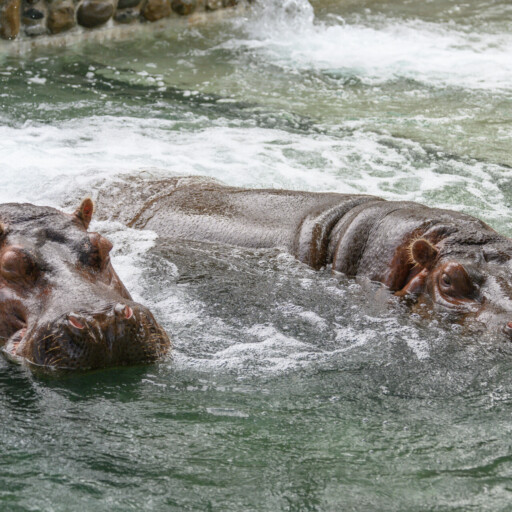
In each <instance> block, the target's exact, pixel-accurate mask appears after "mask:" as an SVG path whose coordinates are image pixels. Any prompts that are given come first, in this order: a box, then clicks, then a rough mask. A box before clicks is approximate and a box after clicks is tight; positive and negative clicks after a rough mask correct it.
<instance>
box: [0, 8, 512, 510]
mask: <svg viewBox="0 0 512 512" xmlns="http://www.w3.org/2000/svg"><path fill="white" fill-rule="evenodd" d="M511 23H512V6H511V4H510V2H509V1H506V0H485V1H483V0H468V1H467V2H464V3H462V2H457V1H453V0H431V1H429V2H424V1H423V0H421V1H420V0H406V1H403V0H394V1H391V0H388V1H385V2H383V1H380V0H379V1H371V0H345V1H340V0H336V1H335V0H317V1H315V2H312V5H310V4H309V3H307V1H306V0H284V1H283V2H272V1H270V0H267V1H260V3H259V5H256V6H255V7H254V8H253V10H252V11H251V12H249V13H246V14H244V15H241V16H240V17H238V18H236V19H234V20H232V21H230V22H229V23H225V24H222V25H216V26H210V27H201V28H191V29H189V30H187V31H180V32H175V33H174V32H173V33H169V34H166V35H159V36H158V37H148V36H142V35H141V36H140V37H139V38H137V39H136V40H133V41H130V42H120V43H110V44H109V45H108V48H106V47H104V46H99V45H92V44H88V45H78V46H75V47H72V48H69V49H66V50H64V49H59V50H52V51H49V50H48V51H39V52H34V53H32V54H30V55H27V56H25V57H24V58H22V59H15V58H12V57H7V56H0V87H1V89H0V101H1V106H2V108H1V111H0V163H1V170H0V173H1V174H0V176H1V186H0V202H5V201H30V202H35V203H38V204H49V205H53V206H57V207H60V208H64V209H67V210H68V211H70V210H72V209H73V207H74V205H75V204H77V202H78V201H79V200H80V199H81V198H82V197H84V196H85V195H88V194H90V195H92V196H93V197H95V196H97V195H98V193H99V191H101V190H102V189H104V188H105V187H109V186H112V184H115V183H116V182H118V181H119V180H122V179H129V177H130V176H135V175H138V177H139V179H141V180H142V183H143V180H145V179H150V178H152V177H155V176H165V175H175V174H202V175H208V176H214V177H216V178H219V179H221V180H223V181H225V182H226V183H229V184H233V185H243V186H252V187H283V188H295V189H306V190H325V191H327V190H332V191H340V192H358V193H359V192H363V193H371V194H377V195H380V196H383V197H385V198H388V199H411V200H416V201H420V202H423V203H426V204H429V205H433V206H442V207H448V208H452V209H456V210H463V211H465V212H468V213H470V214H473V215H477V216H478V217H480V218H483V219H484V220H486V221H487V222H489V223H490V224H491V225H493V226H494V227H495V228H497V229H498V230H500V231H501V232H503V233H505V234H508V235H510V234H512V227H511V226H509V219H510V215H509V207H510V205H511V203H512V187H511V185H512V151H511V148H512V58H511V55H512V34H511V32H510V24H511ZM118 199H119V201H120V202H122V201H123V198H122V197H121V196H120V197H119V198H118ZM130 207H131V205H130V204H126V205H125V208H127V209H128V208H130ZM98 213H99V215H100V218H101V219H102V220H97V221H96V222H95V223H94V225H93V226H92V227H93V229H96V230H99V231H101V232H102V233H105V234H107V235H108V236H109V237H110V238H111V239H112V240H113V241H114V242H115V254H114V258H113V260H114V264H115V266H116V268H117V269H118V271H119V273H120V275H121V276H122V278H123V279H124V281H125V282H126V284H127V285H128V287H129V288H130V289H131V290H132V291H133V292H134V296H135V297H136V298H137V299H138V300H141V301H142V302H144V303H146V304H147V305H149V306H150V307H151V308H152V309H153V310H154V311H155V314H156V316H157V317H158V318H159V320H161V322H162V323H163V325H164V326H165V327H166V329H168V331H169V333H170V334H171V335H172V337H173V340H174V345H175V350H174V357H173V359H168V360H165V361H162V362H161V363H159V364H157V365H154V366H152V367H144V368H126V369H115V370H108V371H102V372H94V373H90V374H81V375H64V376H55V377H52V376H46V375H33V374H32V373H31V372H30V371H28V370H27V369H25V368H23V367H19V366H15V365H13V364H11V363H8V362H7V361H4V360H0V417H1V418H2V420H1V428H0V510H2V511H3V510H6V511H11V510H12V511H22V510H23V511H25V510H31V511H33V510H44V511H49V510H55V511H68V510H78V509H80V510H109V511H114V510H115V511H126V510H177V511H182V510H219V511H227V510H233V511H241V510H244V511H245V510H269V511H275V510H296V511H299V510H301V511H302V510H328V511H331V510H332V511H335V510H336V511H337V510H357V511H359V510H390V511H391V510H403V511H410V510H437V511H439V510H464V511H467V510H478V511H481V510H489V511H497V510H510V501H511V499H512V483H511V477H512V449H511V436H512V375H511V372H512V347H511V346H510V345H507V344H506V343H504V342H503V340H501V339H492V338H491V337H489V336H487V337H486V336H482V335H481V334H478V333H474V332H472V331H471V329H464V328H461V326H459V325H452V324H450V323H449V322H448V321H446V320H445V319H443V318H441V317H439V316H433V315H431V314H430V313H429V312H428V311H425V312H419V313H418V312H415V313H412V314H411V312H410V311H409V310H408V309H407V307H406V306H405V305H404V304H401V303H399V302H397V301H394V300H392V299H391V298H390V296H389V294H388V293H387V292H386V291H385V290H383V289H382V288H380V287H378V286H375V285H373V284H371V283H367V282H364V281H356V280H353V279H347V278H344V277H342V276H336V277H333V276H331V275H330V273H329V271H328V270H324V271H321V272H314V271H312V270H311V269H308V268H306V267H304V265H301V264H300V263H297V262H296V261H295V260H293V258H291V257H289V256H287V255H283V254H281V253H280V252H279V251H277V250H275V251H255V250H243V249H237V248H230V247H223V246H220V245H219V246H217V245H213V246H212V245H207V244H190V243H186V242H177V243H173V244H171V243H162V242H160V241H159V240H158V239H157V238H156V236H155V235H154V234H153V233H151V232H139V231H134V230H129V229H126V228H124V227H123V226H122V225H121V224H120V223H118V222H115V221H112V220H111V217H110V212H109V211H108V208H106V210H105V211H101V212H98ZM109 219H110V220H109Z"/></svg>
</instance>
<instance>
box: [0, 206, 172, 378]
mask: <svg viewBox="0 0 512 512" xmlns="http://www.w3.org/2000/svg"><path fill="white" fill-rule="evenodd" d="M92 214H93V204H92V201H91V200H90V199H86V200H85V201H83V202H82V204H81V205H80V207H79V208H78V209H77V210H76V212H75V213H74V214H72V215H70V214H66V213H63V212H60V211H58V210H55V209H53V208H49V207H40V206H34V205H30V204H14V203H12V204H3V205H0V346H2V350H3V353H4V355H6V356H7V357H8V358H11V359H14V360H16V361H20V362H26V363H28V364H30V365H33V366H37V367H43V368H52V369H67V370H75V369H95V368H104V367H109V366H118V365H127V364H143V363H151V362H154V361H156V360H157V359H159V358H160V357H162V356H163V355H165V354H166V353H167V352H168V350H169V348H170V341H169V338H168V336H167V334H166V333H165V331H164V330H163V329H162V327H161V326H160V325H159V324H158V323H157V321H156V320H155V318H154V317H153V315H152V314H151V312H150V311H149V310H148V309H147V308H146V307H144V306H143V305H141V304H139V303H137V302H135V301H133V299H132V297H131V296H130V294H129V292H128V290H127V289H126V288H125V286H124V285H123V283H122V282H121V280H120V279H119V277H118V275H117V274H116V272H115V270H114V269H113V267H112V264H111V262H110V257H109V252H110V250H111V249H112V244H111V243H110V242H109V241H108V240H107V239H106V238H104V237H102V236H101V235H100V234H98V233H92V232H88V231H87V229H88V227H89V223H90V221H91V218H92Z"/></svg>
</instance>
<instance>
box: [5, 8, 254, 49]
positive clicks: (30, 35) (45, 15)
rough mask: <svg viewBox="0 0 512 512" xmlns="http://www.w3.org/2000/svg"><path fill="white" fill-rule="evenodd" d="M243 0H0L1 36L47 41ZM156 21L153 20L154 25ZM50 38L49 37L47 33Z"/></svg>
mask: <svg viewBox="0 0 512 512" xmlns="http://www.w3.org/2000/svg"><path fill="white" fill-rule="evenodd" d="M243 1H244V0H0V38H1V39H5V40H10V41H12V40H15V39H16V40H18V41H19V40H31V41H33V42H36V41H37V40H38V39H39V38H40V40H41V42H42V41H43V40H45V41H47V40H48V39H49V37H42V36H55V35H57V34H59V35H62V34H70V35H72V34H86V33H88V32H91V31H96V30H97V29H101V28H110V29H112V28H115V29H117V31H118V32H119V31H120V29H121V32H122V27H126V28H127V29H128V27H133V26H134V25H138V24H141V25H142V24H151V23H154V22H156V21H159V20H165V19H167V18H173V17H174V18H184V17H190V16H197V15H198V14H203V13H204V14H205V15H206V14H208V13H211V12H213V11H219V10H222V9H228V8H232V7H235V6H236V5H237V4H238V3H239V2H243ZM157 25H158V24H155V27H156V26H157ZM50 39H51V37H50Z"/></svg>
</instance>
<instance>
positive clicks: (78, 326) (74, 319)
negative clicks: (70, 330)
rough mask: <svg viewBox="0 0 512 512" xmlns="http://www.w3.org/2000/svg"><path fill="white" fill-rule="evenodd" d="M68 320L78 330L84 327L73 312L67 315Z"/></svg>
mask: <svg viewBox="0 0 512 512" xmlns="http://www.w3.org/2000/svg"><path fill="white" fill-rule="evenodd" d="M68 322H69V323H70V324H71V325H72V326H73V327H74V328H75V329H79V330H82V329H84V328H85V325H84V324H83V323H82V322H81V321H80V320H78V318H77V317H76V316H74V315H73V314H69V315H68Z"/></svg>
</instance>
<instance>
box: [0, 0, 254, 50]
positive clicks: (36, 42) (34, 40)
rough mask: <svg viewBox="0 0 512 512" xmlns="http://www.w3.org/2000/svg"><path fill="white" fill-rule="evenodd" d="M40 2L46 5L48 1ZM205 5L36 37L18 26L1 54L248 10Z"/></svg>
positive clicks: (241, 5)
mask: <svg viewBox="0 0 512 512" xmlns="http://www.w3.org/2000/svg"><path fill="white" fill-rule="evenodd" d="M24 1H26V0H24ZM40 1H43V2H45V3H46V2H47V0H40ZM144 1H147V0H143V1H142V4H143V3H144ZM165 1H169V0H165ZM0 2H1V0H0ZM204 2H205V0H202V1H201V0H200V1H199V2H198V8H196V10H195V11H194V12H193V13H192V14H188V15H179V14H177V13H175V12H171V13H170V14H169V15H168V16H165V17H163V18H161V19H159V20H157V21H148V20H146V19H144V18H143V16H142V15H140V16H138V17H137V19H136V20H135V21H134V22H132V23H118V22H115V21H114V19H113V17H111V18H110V19H109V20H108V21H107V22H106V23H104V24H103V25H101V26H99V27H97V28H85V27H83V26H80V25H79V24H77V23H75V25H74V26H73V27H72V28H71V29H69V30H67V31H65V32H61V33H57V34H49V33H45V34H42V35H37V36H28V35H25V34H23V33H22V31H23V24H21V29H20V34H19V35H18V37H16V38H15V39H12V40H5V39H0V54H2V53H3V54H9V55H20V54H25V53H27V52H29V51H32V50H35V49H39V48H58V47H66V46H70V45H73V44H77V43H83V42H99V43H102V42H104V41H109V40H121V41H122V40H126V39H130V38H132V37H133V36H134V35H136V34H141V33H142V34H143V33H147V34H151V33H155V32H165V31H169V30H173V29H179V28H180V27H181V28H185V27H187V26H193V25H201V24H206V23H208V24H210V23H218V22H220V21H222V20H225V19H227V18H229V17H231V16H236V15H239V14H240V13H243V12H244V11H245V10H247V8H248V2H247V0H240V1H239V2H238V3H237V5H235V6H230V7H221V8H219V9H216V10H207V9H206V8H205V3H204ZM36 5H38V4H36ZM25 7H26V5H25ZM75 12H76V11H75ZM0 13H1V8H0ZM22 19H23V18H22Z"/></svg>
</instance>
